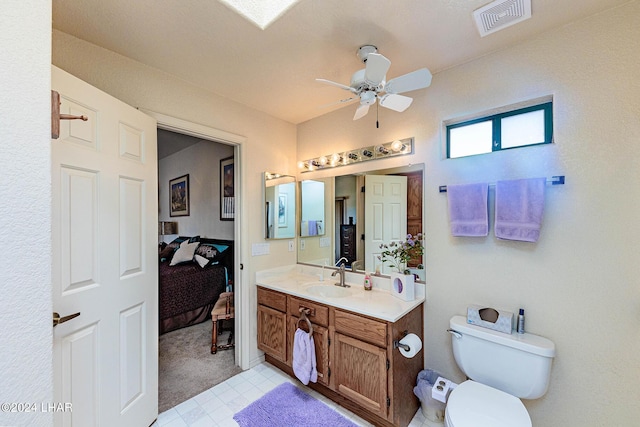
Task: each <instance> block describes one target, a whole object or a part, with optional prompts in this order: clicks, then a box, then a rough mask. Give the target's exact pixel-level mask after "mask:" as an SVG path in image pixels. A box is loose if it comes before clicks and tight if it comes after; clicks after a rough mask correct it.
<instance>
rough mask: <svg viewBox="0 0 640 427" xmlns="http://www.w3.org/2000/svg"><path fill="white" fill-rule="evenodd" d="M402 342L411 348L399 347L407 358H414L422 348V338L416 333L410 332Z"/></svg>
mask: <svg viewBox="0 0 640 427" xmlns="http://www.w3.org/2000/svg"><path fill="white" fill-rule="evenodd" d="M400 344H404V345H408V346H409V350H405V349H404V348H402V347H398V350H400V353H401V354H402V355H403V356H404V357H406V358H409V359H410V358H412V357H413V356H415V355H416V354H418V353H419V352H420V350H422V340H421V339H420V337H419V336H417V335H416V334H408V335H406V336H405V337H404V338H402V339H401V340H400Z"/></svg>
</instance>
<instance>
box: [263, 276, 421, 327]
mask: <svg viewBox="0 0 640 427" xmlns="http://www.w3.org/2000/svg"><path fill="white" fill-rule="evenodd" d="M332 272H333V270H332V269H328V268H325V270H324V280H322V281H321V280H320V275H321V269H320V268H319V267H315V268H314V267H309V266H301V265H294V266H287V267H280V268H275V269H271V270H263V271H259V272H257V273H256V283H257V285H258V286H262V287H264V288H268V289H272V290H274V291H279V292H283V293H286V294H289V295H293V296H296V297H300V298H305V299H308V300H311V301H315V302H319V303H322V304H326V305H329V306H332V307H336V308H342V309H344V310H349V311H352V312H354V313H359V314H364V315H366V316H371V317H375V318H377V319H381V320H386V321H389V322H396V321H397V320H398V319H400V318H401V317H402V316H404V315H405V314H407V313H409V312H410V311H411V310H413V309H414V308H416V307H417V306H419V305H420V304H422V303H423V302H424V301H425V285H424V284H421V283H416V292H415V293H416V299H415V300H413V301H403V300H401V299H399V298H397V297H395V296H394V295H393V294H391V292H389V291H388V289H390V279H389V278H386V277H376V276H373V277H372V281H373V286H374V289H373V290H371V291H365V290H364V286H363V282H364V275H363V274H357V273H351V272H347V273H346V275H345V282H346V283H347V284H348V285H351V287H350V288H346V289H345V290H344V292H347V293H349V295H348V296H340V297H331V296H321V295H318V294H317V293H311V292H310V291H309V289H310V288H311V287H315V288H316V290H318V289H319V290H320V291H323V289H322V288H318V287H319V286H327V287H329V288H328V289H326V291H327V292H326V293H327V294H331V293H333V292H334V289H333V288H335V289H337V291H336V292H343V290H342V289H343V288H340V287H337V286H335V285H334V283H336V282H337V279H338V278H337V277H331V273H332ZM321 293H324V292H321Z"/></svg>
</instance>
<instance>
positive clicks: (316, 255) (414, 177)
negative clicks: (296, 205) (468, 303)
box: [298, 164, 425, 281]
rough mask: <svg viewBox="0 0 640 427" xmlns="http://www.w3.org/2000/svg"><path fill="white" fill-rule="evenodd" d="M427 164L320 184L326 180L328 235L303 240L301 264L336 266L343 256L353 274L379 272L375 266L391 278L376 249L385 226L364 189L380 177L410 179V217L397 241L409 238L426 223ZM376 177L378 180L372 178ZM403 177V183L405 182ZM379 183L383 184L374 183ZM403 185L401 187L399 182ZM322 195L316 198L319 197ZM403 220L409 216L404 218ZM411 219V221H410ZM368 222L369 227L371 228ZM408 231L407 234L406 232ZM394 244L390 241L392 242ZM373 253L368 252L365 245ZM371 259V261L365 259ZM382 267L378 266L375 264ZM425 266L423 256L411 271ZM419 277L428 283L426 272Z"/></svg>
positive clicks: (304, 192)
mask: <svg viewBox="0 0 640 427" xmlns="http://www.w3.org/2000/svg"><path fill="white" fill-rule="evenodd" d="M423 175H424V174H423V165H422V164H419V165H412V166H407V167H402V168H394V169H383V170H372V171H367V172H363V173H359V174H351V175H338V176H334V177H328V178H323V179H321V180H319V179H314V180H315V181H323V182H324V184H325V185H324V203H325V217H326V224H325V227H324V228H325V235H324V236H300V237H299V243H298V262H300V263H305V264H312V265H323V263H324V264H326V265H335V264H336V263H338V260H340V259H341V258H342V257H345V258H346V259H347V262H346V265H347V266H348V267H351V268H352V269H353V270H354V271H361V272H364V271H369V272H375V271H376V267H377V269H378V270H379V271H380V273H382V274H387V273H388V271H389V268H388V267H387V266H386V265H385V266H383V265H382V263H381V262H380V261H379V260H377V255H376V253H375V252H376V251H377V252H379V251H380V249H379V243H377V242H376V241H375V239H374V237H375V234H376V233H377V232H378V231H379V229H380V228H379V227H380V223H379V222H377V220H375V219H374V218H376V213H375V212H374V210H375V209H377V207H376V208H371V207H370V208H369V209H367V208H366V207H365V193H364V192H362V191H361V189H362V187H364V186H365V181H366V180H367V179H376V178H375V177H376V176H389V177H404V179H406V183H405V184H404V185H406V218H403V219H402V221H401V222H403V224H404V223H406V225H402V227H406V228H403V229H402V230H399V231H398V233H396V234H398V235H402V236H401V237H400V238H399V239H398V240H402V241H404V240H405V237H406V234H407V233H409V234H412V235H416V234H417V233H420V232H422V231H423V230H422V224H423V217H422V215H423V213H422V212H423V206H422V198H423ZM367 176H369V177H373V178H367ZM404 179H400V181H403V180H404ZM304 182H306V181H304V180H303V181H301V185H300V189H301V194H300V196H301V198H302V199H303V200H304V198H305V197H308V196H309V197H311V195H307V187H306V186H304V185H303V183H304ZM369 185H370V186H372V185H378V183H373V184H372V183H370V184H369ZM399 185H402V184H399ZM316 197H317V195H316ZM403 216H404V215H403ZM405 220H406V221H405ZM367 221H368V222H369V226H370V227H366V225H367V224H366V223H367ZM404 230H406V232H405V231H404ZM387 243H389V242H387ZM366 245H369V249H368V250H367V251H366V252H367V254H365V246H366ZM367 259H369V262H366V260H367ZM376 264H377V265H376ZM418 264H421V266H423V265H424V255H423V257H422V259H421V260H412V262H411V263H410V267H418ZM411 271H412V272H413V273H414V274H417V275H418V277H419V279H420V280H422V281H424V280H425V271H424V268H422V269H417V268H412V269H411Z"/></svg>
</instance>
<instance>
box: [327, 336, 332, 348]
mask: <svg viewBox="0 0 640 427" xmlns="http://www.w3.org/2000/svg"><path fill="white" fill-rule="evenodd" d="M330 345H331V338H327V347H329V346H330Z"/></svg>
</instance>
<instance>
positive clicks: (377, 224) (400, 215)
mask: <svg viewBox="0 0 640 427" xmlns="http://www.w3.org/2000/svg"><path fill="white" fill-rule="evenodd" d="M364 212H365V219H364V242H365V243H364V268H365V270H366V271H371V272H373V271H375V270H376V266H379V267H380V272H381V273H384V274H388V273H389V272H391V270H392V269H391V267H389V266H388V264H386V263H385V264H384V265H382V261H380V260H379V259H378V256H379V255H380V254H381V253H382V249H380V245H381V244H384V243H386V244H389V243H391V242H397V241H404V240H405V239H406V237H407V177H406V176H395V175H365V177H364Z"/></svg>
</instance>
